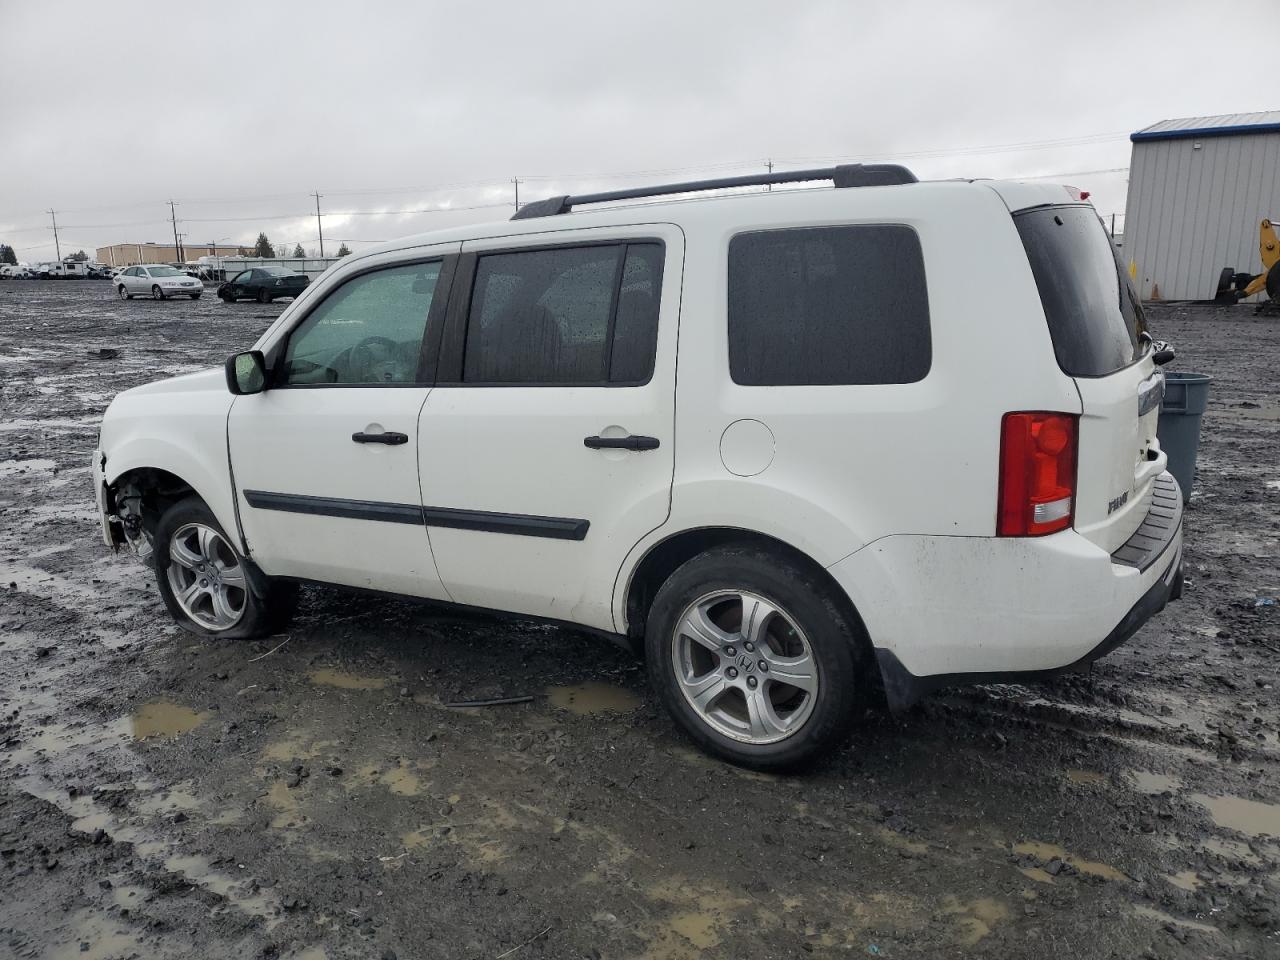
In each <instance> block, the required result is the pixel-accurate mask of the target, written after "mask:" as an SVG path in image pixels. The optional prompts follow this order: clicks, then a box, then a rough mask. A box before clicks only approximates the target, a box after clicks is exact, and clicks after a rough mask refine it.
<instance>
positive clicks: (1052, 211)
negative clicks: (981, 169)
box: [1013, 206, 1145, 377]
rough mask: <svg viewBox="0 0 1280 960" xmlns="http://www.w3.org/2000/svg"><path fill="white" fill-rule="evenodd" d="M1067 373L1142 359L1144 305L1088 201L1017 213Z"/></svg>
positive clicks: (1095, 371)
mask: <svg viewBox="0 0 1280 960" xmlns="http://www.w3.org/2000/svg"><path fill="white" fill-rule="evenodd" d="M1013 219H1014V223H1016V224H1017V227H1018V234H1019V236H1021V237H1022V245H1023V247H1025V248H1026V251H1027V260H1028V261H1030V263H1031V272H1032V274H1034V275H1035V278H1036V287H1037V288H1039V291H1040V302H1041V303H1042V304H1043V305H1044V315H1045V318H1046V319H1047V320H1048V321H1049V334H1050V336H1051V337H1052V338H1053V350H1054V353H1055V354H1057V357H1058V366H1060V367H1061V368H1062V371H1063V373H1066V374H1068V375H1070V376H1073V377H1104V376H1106V375H1107V374H1110V373H1115V372H1116V371H1117V370H1121V369H1123V368H1125V367H1127V366H1128V365H1129V364H1131V363H1133V362H1134V361H1135V360H1137V359H1138V358H1139V357H1140V356H1141V342H1140V340H1139V336H1138V335H1139V334H1140V333H1142V332H1144V331H1145V324H1144V323H1143V317H1142V308H1141V307H1140V306H1139V304H1138V298H1137V296H1136V295H1135V294H1134V292H1133V287H1132V285H1131V284H1130V283H1129V279H1128V277H1127V276H1126V275H1125V273H1124V271H1123V270H1122V269H1121V268H1120V261H1119V259H1118V257H1117V256H1116V253H1115V248H1114V247H1113V246H1112V244H1111V241H1110V239H1109V238H1108V236H1107V232H1106V228H1105V227H1104V226H1103V225H1102V221H1100V220H1099V219H1098V215H1097V214H1096V213H1095V212H1094V210H1093V208H1092V207H1089V206H1061V207H1037V208H1035V209H1033V210H1027V211H1024V212H1022V213H1018V214H1015V215H1014V218H1013Z"/></svg>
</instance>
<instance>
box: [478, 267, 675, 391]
mask: <svg viewBox="0 0 1280 960" xmlns="http://www.w3.org/2000/svg"><path fill="white" fill-rule="evenodd" d="M662 253H663V248H662V245H661V244H658V243H625V244H607V245H593V246H582V247H561V248H553V249H543V250H527V251H519V252H514V253H493V254H484V255H481V256H480V257H479V259H478V261H477V265H476V273H475V281H474V283H473V286H472V294H471V304H470V311H469V315H468V321H467V333H466V344H465V348H464V357H463V370H462V379H463V382H465V383H477V384H495V385H496V384H512V385H514V384H530V385H534V384H536V385H543V386H547V385H558V386H569V385H579V386H589V385H603V384H615V385H628V384H631V385H634V384H640V383H644V382H646V381H647V380H648V379H649V377H650V376H651V375H652V373H653V361H654V349H655V344H656V340H657V330H658V300H659V295H660V293H661V290H662Z"/></svg>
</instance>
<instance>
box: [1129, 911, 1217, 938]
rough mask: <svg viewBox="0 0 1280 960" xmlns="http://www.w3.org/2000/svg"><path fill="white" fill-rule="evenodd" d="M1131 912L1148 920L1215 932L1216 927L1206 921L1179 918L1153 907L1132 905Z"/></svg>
mask: <svg viewBox="0 0 1280 960" xmlns="http://www.w3.org/2000/svg"><path fill="white" fill-rule="evenodd" d="M1133 912H1134V913H1136V914H1137V915H1138V916H1140V917H1146V918H1147V919H1148V920H1155V921H1156V922H1157V923H1172V924H1174V925H1175V926H1179V927H1185V928H1186V929H1188V930H1203V931H1204V932H1205V933H1217V932H1218V928H1217V927H1211V926H1209V924H1207V923H1196V922H1195V921H1194V920H1180V919H1178V918H1177V917H1175V916H1173V915H1172V914H1168V913H1165V912H1164V911H1163V910H1156V909H1155V908H1154V907H1134V908H1133Z"/></svg>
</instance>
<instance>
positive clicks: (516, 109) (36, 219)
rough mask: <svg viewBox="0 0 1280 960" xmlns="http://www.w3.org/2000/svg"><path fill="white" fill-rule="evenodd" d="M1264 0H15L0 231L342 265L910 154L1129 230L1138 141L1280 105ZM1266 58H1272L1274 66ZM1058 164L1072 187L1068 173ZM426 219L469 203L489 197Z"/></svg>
mask: <svg viewBox="0 0 1280 960" xmlns="http://www.w3.org/2000/svg"><path fill="white" fill-rule="evenodd" d="M1275 12H1276V11H1275V4H1274V3H1272V2H1267V0H1238V2H1234V3H1232V2H1219V3H1206V2H1202V0H1163V2H1143V0H1130V2H1127V3H1122V2H1116V0H1110V2H1057V3H1036V2H1033V0H1023V2H1008V3H1005V2H994V0H992V2H983V0H975V2H972V3H953V2H942V0H937V2H933V3H920V2H911V0H893V2H853V0H847V2H806V0H790V2H786V3H777V2H772V3H765V2H744V0H735V2H729V0H717V2H712V0H702V2H700V0H681V2H676V3H668V2H659V0H644V2H635V0H630V2H627V3H610V2H607V0H593V2H581V3H528V2H521V3H517V2H514V0H512V2H508V0H488V2H484V3H472V4H466V3H457V2H453V3H447V4H434V3H424V2H399V3H390V2H387V3H382V2H376V0H362V2H344V3H327V2H315V0H306V2H294V3H289V4H273V3H236V2H232V0H219V2H217V3H212V4H200V5H195V4H177V5H170V4H164V5H158V4H154V3H146V4H135V3H129V2H123V0H113V2H112V3H109V4H107V5H105V6H104V5H103V4H100V3H93V4H90V3H83V4H82V3H77V2H74V0H70V2H68V0H62V2H58V3H33V2H25V0H0V241H3V242H8V243H11V244H12V245H13V246H14V247H15V248H16V249H17V251H18V254H19V258H20V259H22V260H30V261H35V260H41V259H52V258H53V238H52V235H51V233H50V231H49V230H48V220H49V217H48V214H47V213H46V212H45V211H47V210H48V209H49V208H51V207H52V208H54V209H56V210H57V212H58V221H59V224H60V236H61V239H62V251H63V253H64V254H66V253H68V252H71V251H74V250H76V249H79V248H84V249H86V250H87V251H89V253H90V255H91V256H92V254H93V248H94V247H95V246H97V245H100V244H101V245H105V244H108V243H114V242H131V243H132V242H145V241H148V240H154V241H157V242H172V228H171V227H170V225H169V220H168V217H169V207H168V205H167V203H166V201H167V200H169V199H170V198H172V199H174V200H177V201H179V206H178V208H177V209H178V217H179V230H180V231H182V232H183V233H185V234H186V235H187V240H186V243H187V244H188V246H189V247H192V248H195V247H198V246H199V244H201V243H204V242H208V241H213V240H223V242H226V241H227V240H230V241H234V242H243V243H251V242H252V241H253V239H254V237H256V236H257V234H258V232H259V231H260V230H265V231H266V232H267V234H268V235H269V236H270V238H271V239H272V240H273V241H277V244H278V245H282V244H283V245H287V246H288V247H289V248H290V249H292V246H293V244H295V243H299V242H300V243H301V244H302V245H303V246H304V247H305V248H308V249H311V248H315V247H317V246H318V243H317V235H316V221H315V217H314V206H315V201H314V199H313V198H312V197H311V196H310V193H311V192H312V191H313V190H319V191H320V193H321V194H323V199H322V200H321V206H322V209H324V210H325V211H327V212H326V215H325V218H324V232H325V245H326V249H327V252H329V253H333V252H334V249H335V248H336V247H337V245H338V243H339V242H341V241H346V242H347V243H348V244H349V245H350V246H351V247H352V248H353V249H359V247H360V246H361V245H362V244H366V243H368V242H370V241H378V240H385V239H393V238H396V237H399V236H404V235H406V234H411V233H418V232H422V231H424V230H430V229H433V228H435V227H438V226H448V225H451V224H455V223H460V222H465V221H472V220H488V219H503V218H506V217H507V216H509V215H510V213H511V208H510V206H509V204H510V203H511V201H512V199H513V198H512V192H513V186H512V184H511V182H510V181H511V178H512V177H515V176H519V177H521V179H522V183H521V186H520V196H521V199H522V200H525V199H535V198H537V197H539V196H543V195H549V194H555V193H567V192H574V191H582V190H585V189H597V188H600V187H603V186H609V185H616V186H621V185H641V184H644V183H646V182H660V181H662V180H664V179H665V180H670V179H676V178H679V179H685V178H688V177H690V176H699V175H706V176H713V175H718V174H728V173H737V172H750V171H757V170H759V171H762V170H763V169H764V164H765V162H766V161H767V160H769V159H772V160H773V161H774V163H775V165H776V166H777V167H779V168H782V169H785V168H788V167H800V166H813V165H818V164H825V163H828V162H831V161H836V160H860V159H892V158H901V159H902V162H904V163H906V164H907V165H909V166H910V167H912V168H913V169H914V170H915V171H916V172H917V174H918V175H919V176H920V177H921V178H922V179H924V178H936V177H954V176H977V177H1003V176H1024V177H1040V176H1053V177H1054V179H1061V180H1063V181H1064V182H1070V183H1073V184H1076V185H1077V186H1080V187H1083V188H1085V189H1089V190H1092V191H1093V192H1094V201H1095V204H1096V206H1097V208H1098V211H1099V212H1100V213H1102V214H1103V215H1104V216H1107V217H1109V215H1110V214H1111V213H1113V212H1115V213H1117V214H1123V212H1124V195H1125V174H1124V172H1123V170H1122V169H1119V170H1118V169H1117V168H1125V167H1127V165H1128V162H1129V142H1128V139H1127V137H1128V134H1129V133H1130V132H1132V131H1134V130H1137V129H1140V128H1142V127H1144V126H1147V125H1148V124H1151V123H1154V122H1155V121H1157V120H1161V119H1166V118H1170V117H1185V116H1195V115H1202V114H1218V113H1237V112H1246V111H1254V110H1265V109H1275V108H1277V107H1278V106H1280V89H1278V88H1277V86H1276V83H1275V79H1274V78H1275V76H1276V71H1275V69H1274V68H1275V63H1276V59H1275V57H1276V53H1277V45H1276V42H1275V41H1276V39H1277V36H1280V34H1278V32H1277V30H1278V29H1280V28H1277V26H1276V24H1277V21H1276V19H1275ZM1260 65H1261V66H1260ZM1056 175H1061V177H1057V176H1056ZM489 204H507V205H508V206H507V207H506V208H504V207H502V206H495V207H489V208H485V209H472V210H457V209H455V210H454V211H452V212H443V213H405V212H395V213H387V211H421V210H424V209H436V208H439V207H443V206H451V207H454V208H460V207H481V206H484V205H489Z"/></svg>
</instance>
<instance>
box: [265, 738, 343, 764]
mask: <svg viewBox="0 0 1280 960" xmlns="http://www.w3.org/2000/svg"><path fill="white" fill-rule="evenodd" d="M336 746H338V741H337V740H315V741H313V742H311V743H308V742H307V740H306V738H305V737H304V736H303V735H301V734H293V735H291V736H287V737H285V738H284V739H283V740H276V741H275V742H273V743H269V744H267V745H266V747H264V748H263V750H262V759H263V760H274V761H276V762H278V763H284V762H286V761H289V760H315V759H318V758H319V757H320V756H321V755H322V754H328V752H329V751H330V750H331V749H332V748H334V747H336Z"/></svg>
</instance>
